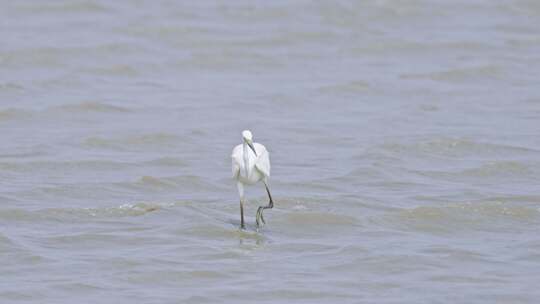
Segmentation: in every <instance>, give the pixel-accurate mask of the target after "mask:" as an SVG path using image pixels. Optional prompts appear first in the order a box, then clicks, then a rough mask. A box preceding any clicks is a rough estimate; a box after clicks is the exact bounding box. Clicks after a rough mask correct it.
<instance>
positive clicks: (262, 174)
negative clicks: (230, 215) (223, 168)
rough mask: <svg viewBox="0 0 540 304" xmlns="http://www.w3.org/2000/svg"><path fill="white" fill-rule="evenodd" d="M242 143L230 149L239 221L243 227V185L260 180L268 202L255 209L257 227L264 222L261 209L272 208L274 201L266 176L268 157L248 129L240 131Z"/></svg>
mask: <svg viewBox="0 0 540 304" xmlns="http://www.w3.org/2000/svg"><path fill="white" fill-rule="evenodd" d="M242 138H243V143H242V144H239V145H237V146H236V147H234V149H233V151H232V155H231V157H232V176H233V178H234V179H235V180H236V186H237V188H238V194H239V195H240V221H241V227H242V228H244V202H245V197H244V186H245V185H254V184H256V183H258V182H259V181H262V182H263V184H264V186H265V188H266V192H267V194H268V198H269V199H270V202H269V204H268V205H267V206H261V207H259V209H258V210H257V214H256V219H257V227H261V226H262V225H261V222H262V223H263V224H264V223H265V221H264V217H263V210H264V209H269V208H273V206H274V202H273V201H272V196H271V194H270V190H269V188H268V177H269V176H270V157H269V154H268V151H267V150H266V148H265V147H264V146H263V145H261V144H259V143H254V142H253V136H252V134H251V132H250V131H248V130H245V131H243V132H242Z"/></svg>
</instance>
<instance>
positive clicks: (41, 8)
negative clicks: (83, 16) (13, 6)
mask: <svg viewBox="0 0 540 304" xmlns="http://www.w3.org/2000/svg"><path fill="white" fill-rule="evenodd" d="M19 9H21V10H25V11H28V12H42V13H45V12H81V13H84V12H105V11H107V8H106V7H104V6H102V5H100V4H98V3H96V2H94V1H76V2H66V3H56V4H53V3H48V4H46V3H40V4H32V5H30V4H28V5H22V6H19Z"/></svg>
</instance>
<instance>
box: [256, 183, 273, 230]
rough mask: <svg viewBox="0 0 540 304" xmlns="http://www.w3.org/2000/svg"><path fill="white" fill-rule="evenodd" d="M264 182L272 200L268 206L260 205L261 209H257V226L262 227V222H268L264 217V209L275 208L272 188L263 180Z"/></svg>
mask: <svg viewBox="0 0 540 304" xmlns="http://www.w3.org/2000/svg"><path fill="white" fill-rule="evenodd" d="M263 183H264V188H266V193H268V199H269V200H270V201H269V202H268V205H266V206H260V207H259V209H257V216H256V218H257V227H261V226H262V225H261V222H262V223H263V225H264V224H266V222H265V221H264V217H263V211H264V209H272V208H274V200H272V194H270V189H268V184H267V183H266V181H263Z"/></svg>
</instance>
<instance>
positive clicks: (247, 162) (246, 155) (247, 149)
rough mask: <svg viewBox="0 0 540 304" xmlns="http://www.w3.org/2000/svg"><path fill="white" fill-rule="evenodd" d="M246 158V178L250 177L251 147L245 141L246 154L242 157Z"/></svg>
mask: <svg viewBox="0 0 540 304" xmlns="http://www.w3.org/2000/svg"><path fill="white" fill-rule="evenodd" d="M242 156H243V157H244V170H246V176H248V175H249V146H248V144H247V143H246V142H245V141H244V153H243V155H242Z"/></svg>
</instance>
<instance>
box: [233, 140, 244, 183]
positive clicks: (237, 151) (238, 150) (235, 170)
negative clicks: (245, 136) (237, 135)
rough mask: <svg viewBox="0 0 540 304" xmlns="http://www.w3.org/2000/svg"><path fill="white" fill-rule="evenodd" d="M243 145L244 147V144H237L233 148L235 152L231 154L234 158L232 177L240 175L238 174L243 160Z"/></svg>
mask: <svg viewBox="0 0 540 304" xmlns="http://www.w3.org/2000/svg"><path fill="white" fill-rule="evenodd" d="M239 147H240V148H239ZM241 147H242V145H238V146H236V147H235V148H234V149H233V152H232V155H231V159H232V177H233V178H236V177H238V174H240V164H241V161H242V155H241V151H242V150H241Z"/></svg>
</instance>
